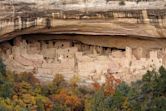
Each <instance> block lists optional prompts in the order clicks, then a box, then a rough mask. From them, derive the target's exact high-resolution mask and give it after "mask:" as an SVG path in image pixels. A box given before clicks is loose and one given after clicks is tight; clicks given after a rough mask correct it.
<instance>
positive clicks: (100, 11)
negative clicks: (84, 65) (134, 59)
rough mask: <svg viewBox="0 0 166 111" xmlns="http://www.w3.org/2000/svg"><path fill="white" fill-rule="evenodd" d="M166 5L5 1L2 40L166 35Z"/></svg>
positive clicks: (0, 27) (88, 0) (82, 0)
mask: <svg viewBox="0 0 166 111" xmlns="http://www.w3.org/2000/svg"><path fill="white" fill-rule="evenodd" d="M165 4H166V3H165V1H147V2H144V1H142V2H135V1H126V2H124V3H123V4H121V2H120V1H111V0H110V1H105V0H46V1H44V0H39V1H35V0H31V1H27V2H23V1H22V0H17V1H14V0H10V1H9V0H1V1H0V5H1V8H0V11H1V13H0V35H1V38H0V40H1V41H3V40H5V39H10V38H12V36H13V37H14V36H17V35H20V34H27V33H42V32H44V33H54V34H56V33H76V34H90V35H121V36H132V37H141V38H148V37H153V38H165V37H166V29H165V27H166V8H165ZM9 33H11V34H10V37H9V35H8V34H9Z"/></svg>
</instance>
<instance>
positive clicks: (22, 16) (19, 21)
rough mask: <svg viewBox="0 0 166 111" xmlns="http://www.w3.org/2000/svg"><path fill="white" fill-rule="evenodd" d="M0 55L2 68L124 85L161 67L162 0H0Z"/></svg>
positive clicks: (164, 61) (165, 54)
mask: <svg viewBox="0 0 166 111" xmlns="http://www.w3.org/2000/svg"><path fill="white" fill-rule="evenodd" d="M0 6H1V7H0V42H1V43H0V57H1V58H2V59H3V61H4V63H5V64H6V65H7V69H9V70H11V71H14V72H17V73H21V72H33V73H34V74H35V76H36V77H37V78H39V79H40V80H41V81H50V80H52V79H53V77H54V76H55V75H56V74H62V75H64V77H65V78H66V79H68V80H69V79H71V78H72V76H73V75H76V74H77V75H79V76H80V78H81V82H86V83H88V82H92V80H97V81H98V82H100V83H103V82H105V74H107V73H108V74H113V75H115V76H116V77H117V78H119V79H121V80H123V81H126V82H128V83H130V82H132V81H135V80H138V79H141V78H142V75H143V74H145V73H146V71H147V70H153V69H154V70H158V69H159V67H161V66H164V67H165V66H166V1H165V0H146V1H144V0H140V1H135V0H128V1H118V0H117V1H115V0H38V1H37V0H29V1H27V2H25V1H23V0H0Z"/></svg>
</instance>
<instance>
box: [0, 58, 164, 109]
mask: <svg viewBox="0 0 166 111" xmlns="http://www.w3.org/2000/svg"><path fill="white" fill-rule="evenodd" d="M106 78H107V79H106V82H105V84H103V85H100V84H99V83H97V82H95V81H94V83H93V84H92V86H93V87H94V88H93V89H89V88H85V87H81V86H79V85H78V82H79V77H77V76H76V75H75V76H74V77H73V78H72V79H71V81H69V82H66V81H65V80H64V78H63V76H62V75H59V74H57V75H56V76H55V78H54V80H53V82H52V83H49V84H47V85H41V84H40V82H39V81H38V80H37V79H36V78H35V77H34V76H33V74H30V73H22V74H14V73H11V72H9V71H6V70H5V65H4V64H3V63H2V60H0V111H165V109H166V85H165V84H166V69H165V68H164V67H161V68H160V69H159V71H158V72H156V71H154V70H153V71H147V73H146V74H145V75H144V76H143V78H142V80H139V81H137V82H134V83H132V84H131V85H130V86H128V85H127V84H126V83H125V82H121V81H120V80H118V79H116V78H114V76H112V75H107V76H106Z"/></svg>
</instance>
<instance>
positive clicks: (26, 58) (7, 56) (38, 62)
mask: <svg viewBox="0 0 166 111" xmlns="http://www.w3.org/2000/svg"><path fill="white" fill-rule="evenodd" d="M0 51H1V56H2V58H3V60H4V62H5V64H6V65H7V68H8V69H9V70H11V71H15V72H17V73H21V72H33V73H34V74H35V76H36V77H37V78H39V79H40V80H41V81H51V80H53V78H54V76H55V74H62V75H64V77H65V79H67V80H69V79H71V78H72V77H73V75H79V76H80V78H81V82H85V83H86V82H92V80H97V81H98V82H100V83H103V82H104V81H105V79H103V77H104V75H105V74H106V73H110V74H113V75H115V76H116V77H117V78H119V79H121V80H123V81H126V82H128V83H130V82H132V81H135V80H138V79H141V77H142V75H143V74H145V73H146V71H147V70H152V69H155V70H157V69H158V68H159V67H160V66H162V65H163V66H165V65H166V64H165V56H166V52H165V49H164V48H163V49H148V50H146V51H144V50H143V49H142V48H137V49H131V48H130V47H126V49H123V50H122V49H121V50H120V49H115V48H111V47H101V46H91V45H86V44H83V43H80V42H78V41H72V40H51V41H37V40H22V39H15V42H14V46H12V44H11V43H10V42H6V43H3V44H1V45H0ZM144 52H147V54H145V53H144Z"/></svg>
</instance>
